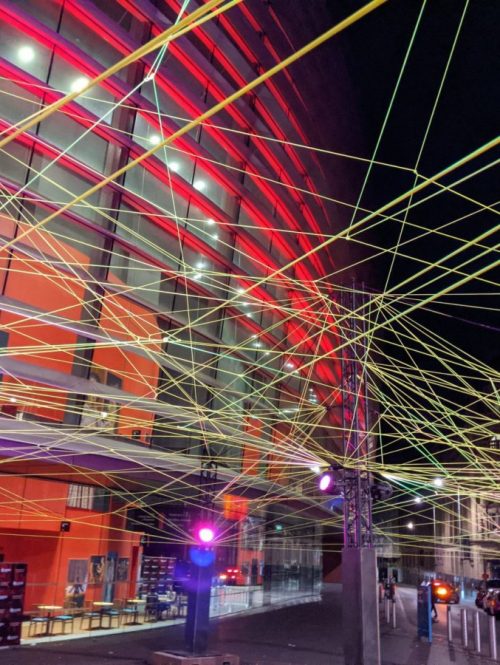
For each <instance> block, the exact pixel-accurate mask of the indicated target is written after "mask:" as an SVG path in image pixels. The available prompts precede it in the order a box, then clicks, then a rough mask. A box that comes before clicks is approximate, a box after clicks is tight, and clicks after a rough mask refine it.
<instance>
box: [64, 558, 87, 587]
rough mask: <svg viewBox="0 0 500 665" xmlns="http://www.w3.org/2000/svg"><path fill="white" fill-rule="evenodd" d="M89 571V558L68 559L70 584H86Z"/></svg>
mask: <svg viewBox="0 0 500 665" xmlns="http://www.w3.org/2000/svg"><path fill="white" fill-rule="evenodd" d="M88 573H89V566H88V562H87V559H70V560H69V561H68V584H86V583H87V578H88Z"/></svg>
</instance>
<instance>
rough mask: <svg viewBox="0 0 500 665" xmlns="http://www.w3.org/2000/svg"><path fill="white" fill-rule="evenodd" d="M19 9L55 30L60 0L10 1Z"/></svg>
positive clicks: (59, 13) (59, 12)
mask: <svg viewBox="0 0 500 665" xmlns="http://www.w3.org/2000/svg"><path fill="white" fill-rule="evenodd" d="M11 2H12V4H14V5H18V7H19V9H21V10H22V11H23V12H26V13H27V14H31V16H33V18H35V19H36V20H37V21H41V22H42V23H45V25H47V26H48V27H49V28H52V29H53V30H55V29H56V28H57V24H58V22H59V17H60V15H61V0H11Z"/></svg>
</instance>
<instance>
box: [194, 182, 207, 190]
mask: <svg viewBox="0 0 500 665" xmlns="http://www.w3.org/2000/svg"><path fill="white" fill-rule="evenodd" d="M193 187H194V188H195V189H197V190H198V191H199V192H203V191H204V190H205V189H206V188H207V183H206V182H205V181H204V180H195V181H194V182H193Z"/></svg>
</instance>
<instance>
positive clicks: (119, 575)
mask: <svg viewBox="0 0 500 665" xmlns="http://www.w3.org/2000/svg"><path fill="white" fill-rule="evenodd" d="M129 566H130V559H125V558H120V559H118V564H117V566H116V581H117V582H126V581H127V580H128V569H129Z"/></svg>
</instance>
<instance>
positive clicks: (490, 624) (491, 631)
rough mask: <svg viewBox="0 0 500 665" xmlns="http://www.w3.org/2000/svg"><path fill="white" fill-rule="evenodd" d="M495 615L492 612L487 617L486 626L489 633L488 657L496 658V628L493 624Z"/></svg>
mask: <svg viewBox="0 0 500 665" xmlns="http://www.w3.org/2000/svg"><path fill="white" fill-rule="evenodd" d="M495 621H496V617H495V615H494V614H492V615H491V616H489V617H488V627H489V635H490V658H491V659H492V660H496V659H497V657H498V656H497V629H496V625H495Z"/></svg>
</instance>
